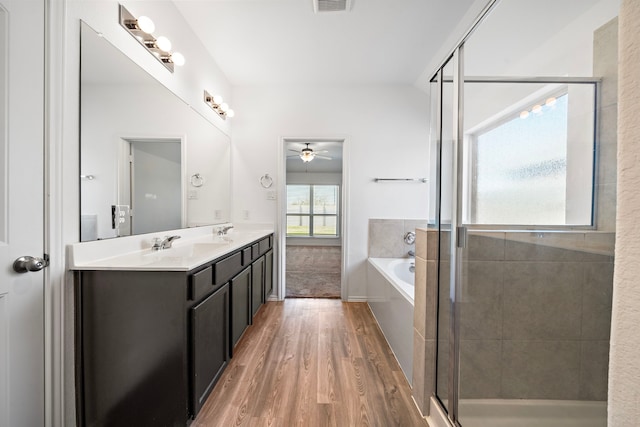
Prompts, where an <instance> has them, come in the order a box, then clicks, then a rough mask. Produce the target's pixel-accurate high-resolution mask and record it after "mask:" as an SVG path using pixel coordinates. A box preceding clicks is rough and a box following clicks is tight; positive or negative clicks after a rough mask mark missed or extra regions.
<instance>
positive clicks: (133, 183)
mask: <svg viewBox="0 0 640 427" xmlns="http://www.w3.org/2000/svg"><path fill="white" fill-rule="evenodd" d="M122 142H123V149H122V151H121V152H122V158H121V161H120V162H119V165H120V166H119V176H120V180H119V181H120V183H119V185H118V187H119V188H118V203H119V204H118V205H116V206H115V209H114V212H113V216H114V218H115V219H114V224H115V228H116V229H117V231H118V235H119V236H128V235H132V234H142V233H152V232H155V231H158V230H175V229H178V228H182V227H183V226H184V221H183V218H184V217H185V215H184V206H183V197H182V193H183V186H184V183H183V179H182V170H183V168H182V161H183V160H182V159H183V156H182V144H181V141H180V139H178V138H154V139H122Z"/></svg>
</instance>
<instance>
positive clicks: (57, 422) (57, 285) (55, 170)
mask: <svg viewBox="0 0 640 427" xmlns="http://www.w3.org/2000/svg"><path fill="white" fill-rule="evenodd" d="M65 32H66V1H57V0H45V99H44V114H45V123H44V137H45V141H44V147H45V152H44V165H45V166H44V167H45V170H44V183H43V186H44V192H45V194H44V197H45V199H44V213H43V214H44V236H43V237H44V250H45V252H46V253H48V254H49V256H50V265H49V267H48V268H46V269H45V270H44V336H45V343H44V344H45V355H44V360H45V379H44V380H45V408H44V411H45V426H47V427H63V426H73V425H75V414H74V413H71V414H66V413H65V407H66V400H65V399H66V398H67V397H68V395H67V388H66V387H65V376H66V372H65V357H73V356H69V355H65V351H64V342H65V292H64V290H65V276H66V272H65V270H66V269H65V263H64V259H65V249H64V240H63V223H64V221H63V218H64V212H63V207H64V200H63V197H62V196H63V194H64V192H63V155H62V154H63V153H62V152H63V123H64V120H63V119H64V117H63V116H64V93H65V89H66V86H65V84H64V81H65V48H64V46H65V43H64V41H65ZM72 389H73V388H72V387H69V390H72ZM72 412H73V411H72Z"/></svg>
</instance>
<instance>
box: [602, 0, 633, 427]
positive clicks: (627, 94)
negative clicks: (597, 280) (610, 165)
mask: <svg viewBox="0 0 640 427" xmlns="http://www.w3.org/2000/svg"><path fill="white" fill-rule="evenodd" d="M619 25H620V27H619V28H620V29H619V37H620V39H619V49H618V53H619V57H620V62H619V64H620V74H619V77H620V80H619V83H618V92H619V95H620V98H619V100H620V101H619V110H618V111H619V120H618V163H619V167H618V210H617V233H616V260H615V273H614V283H613V314H612V319H611V348H610V353H609V405H608V414H609V420H608V425H609V427H631V426H637V425H638V420H640V357H638V355H640V334H639V333H638V325H640V287H639V279H638V278H639V277H640V263H638V260H639V259H640V228H639V227H638V211H639V210H640V193H639V192H638V188H640V162H639V161H638V156H640V149H639V147H638V140H639V139H640V123H639V122H638V119H637V111H638V108H639V107H640V85H639V84H638V83H639V82H638V75H640V2H638V1H637V0H623V1H622V4H621V10H620V21H619Z"/></svg>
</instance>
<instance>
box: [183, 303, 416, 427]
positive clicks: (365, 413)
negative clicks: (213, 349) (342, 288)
mask: <svg viewBox="0 0 640 427" xmlns="http://www.w3.org/2000/svg"><path fill="white" fill-rule="evenodd" d="M192 426H196V427H205V426H206V427H212V426H216V427H217V426H224V427H227V426H276V427H280V426H283V427H289V426H305V427H306V426H339V427H342V426H348V427H350V426H381V427H388V426H425V427H426V426H427V423H426V422H425V421H424V420H423V419H422V417H420V414H419V412H418V409H417V408H416V407H415V405H414V403H413V401H412V399H411V390H410V388H409V384H408V383H407V380H406V379H405V377H404V374H403V373H402V371H401V369H400V366H399V365H398V363H397V361H396V359H395V358H394V356H393V354H392V352H391V349H390V348H389V346H388V345H387V343H386V341H385V339H384V337H383V335H382V333H381V332H380V329H379V328H378V325H377V323H376V322H375V320H374V319H373V316H372V314H371V312H370V311H369V308H368V306H367V304H366V303H345V302H342V301H340V300H330V299H288V300H285V301H284V302H268V303H267V304H265V305H264V306H263V307H262V309H261V310H260V312H259V313H258V315H257V317H256V319H255V322H254V325H253V326H251V327H249V329H248V330H247V331H246V332H245V335H244V336H243V338H242V339H241V341H240V343H239V344H238V347H237V348H236V351H235V353H234V357H233V359H232V360H231V362H230V364H229V366H227V369H226V371H225V372H224V374H223V375H222V377H221V378H220V381H218V384H216V387H215V388H214V390H213V392H212V393H211V395H210V396H209V398H208V399H207V402H206V403H205V405H204V407H203V408H202V410H201V412H200V413H199V414H198V417H197V418H196V420H195V421H194V422H193V424H192Z"/></svg>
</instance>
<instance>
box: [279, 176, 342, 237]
mask: <svg viewBox="0 0 640 427" xmlns="http://www.w3.org/2000/svg"><path fill="white" fill-rule="evenodd" d="M290 186H307V187H309V212H308V213H289V212H286V213H285V217H286V219H287V220H288V219H289V217H290V216H291V217H308V218H309V234H304V235H301V234H289V233H288V232H287V231H286V230H285V235H286V238H287V239H289V238H292V239H339V238H340V237H341V229H340V228H341V227H340V225H341V202H342V199H341V191H342V188H341V185H340V184H319V183H318V184H307V183H305V184H296V183H293V182H288V183H287V184H286V188H285V190H286V197H287V198H288V196H289V187H290ZM317 186H324V187H336V190H337V194H336V213H335V214H325V213H315V212H314V211H313V206H314V187H317ZM314 217H335V218H336V234H335V235H334V234H331V235H329V234H320V235H315V234H314V232H313V226H314ZM287 228H288V226H287Z"/></svg>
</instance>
